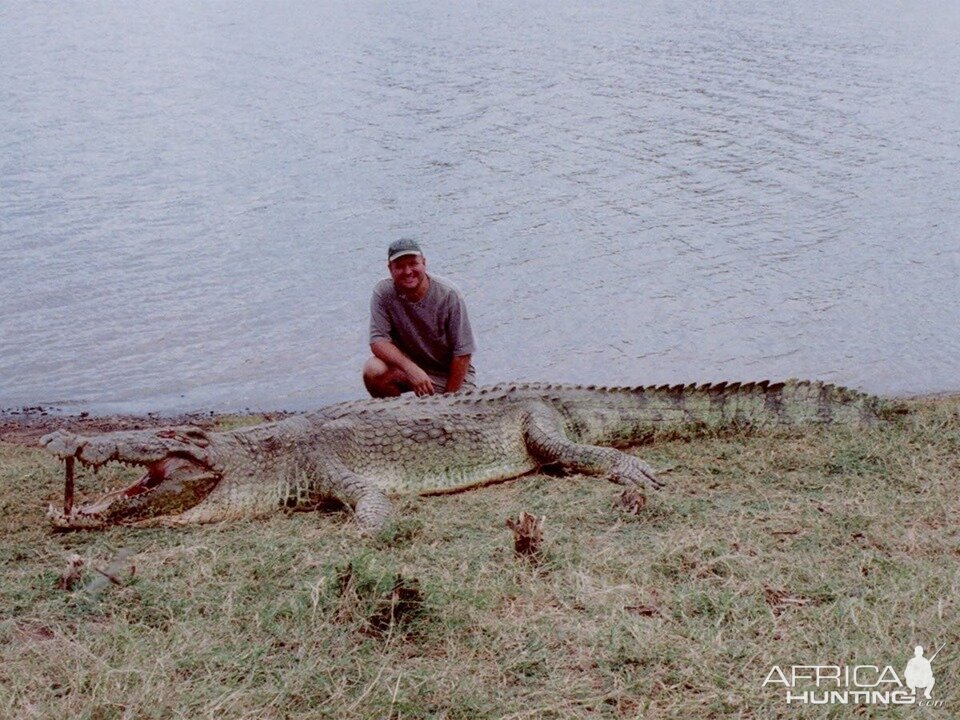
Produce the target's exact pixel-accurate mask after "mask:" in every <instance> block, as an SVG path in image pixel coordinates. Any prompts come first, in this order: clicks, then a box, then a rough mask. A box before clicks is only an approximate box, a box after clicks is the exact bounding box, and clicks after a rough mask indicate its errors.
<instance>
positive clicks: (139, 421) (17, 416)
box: [0, 406, 291, 445]
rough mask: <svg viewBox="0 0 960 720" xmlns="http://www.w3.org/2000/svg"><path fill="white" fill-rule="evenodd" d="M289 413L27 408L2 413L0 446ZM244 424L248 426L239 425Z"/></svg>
mask: <svg viewBox="0 0 960 720" xmlns="http://www.w3.org/2000/svg"><path fill="white" fill-rule="evenodd" d="M290 414H291V413H288V412H270V413H249V414H245V413H228V414H225V413H216V412H213V411H208V412H193V413H184V414H180V415H162V414H157V413H148V414H147V415H91V414H90V413H79V414H66V413H63V412H61V411H59V410H57V408H54V407H43V406H37V407H26V408H16V409H0V442H6V443H14V444H16V445H36V444H37V441H38V440H39V438H40V437H42V436H43V435H46V434H47V433H48V432H52V431H54V430H57V429H64V430H70V431H71V432H76V433H80V434H84V435H96V434H97V433H104V432H112V431H114V430H143V429H145V428H153V427H166V426H168V425H195V426H197V427H201V428H204V429H211V428H214V427H216V426H217V425H218V424H220V423H221V421H222V420H223V419H224V418H227V417H229V418H233V419H243V418H256V420H257V421H260V420H262V421H264V422H266V421H270V420H279V419H280V418H283V417H287V416H288V415H290ZM240 424H245V423H240Z"/></svg>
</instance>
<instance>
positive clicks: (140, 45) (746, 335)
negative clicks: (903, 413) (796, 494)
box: [0, 0, 960, 412]
mask: <svg viewBox="0 0 960 720" xmlns="http://www.w3.org/2000/svg"><path fill="white" fill-rule="evenodd" d="M958 39H960V3H957V2H955V0H949V1H940V2H937V1H936V0H934V1H932V2H925V3H920V2H917V3H913V2H889V1H884V0H880V1H879V2H867V1H866V0H864V1H862V2H859V1H858V2H843V1H842V0H841V1H840V2H836V1H834V0H831V1H830V2H826V1H820V0H814V1H813V2H810V1H809V0H783V1H782V2H778V3H770V2H737V3H714V2H626V1H616V0H598V1H596V2H579V1H573V0H551V1H550V2H543V1H538V0H534V1H533V2H525V3H515V2H489V3H468V2H453V3H451V2H429V1H425V0H414V1H412V2H405V3H387V2H364V1H360V2H351V3H339V2H337V3H334V2H319V3H318V2H272V3H267V2H244V1H242V0H238V1H236V2H208V3H197V2H193V1H192V0H191V1H190V2H176V1H172V2H163V3H130V2H84V3H67V2H50V1H44V2H31V1H24V2H11V3H4V4H3V5H2V6H0V62H2V67H3V73H2V74H0V97H2V102H0V147H2V154H0V232H2V237H0V279H2V282H0V407H13V406H20V405H36V404H43V405H48V404H56V405H60V406H63V407H64V408H67V409H87V410H93V411H94V412H108V411H121V410H122V411H134V412H144V411H161V412H167V411H170V412H172V411H179V410H191V409H205V408H209V409H218V410H227V409H243V408H247V407H249V408H261V409H303V408H309V407H314V406H317V405H321V404H325V403H329V402H334V401H338V400H343V399H348V398H353V397H359V396H361V395H362V394H363V390H362V385H361V383H360V379H359V369H360V366H361V365H362V363H363V361H364V359H365V358H366V356H367V353H368V350H367V344H366V343H367V338H366V328H367V310H368V303H369V295H370V290H371V288H372V287H373V285H374V283H375V282H376V281H377V280H378V279H379V278H381V277H384V276H386V268H385V253H386V246H387V244H389V242H390V241H391V240H393V239H395V238H397V237H399V236H402V235H413V236H416V237H418V238H419V239H420V240H421V242H422V244H423V246H424V249H425V251H426V255H427V257H428V265H429V268H430V269H431V270H432V271H434V272H436V273H438V274H441V275H444V276H446V277H449V278H451V279H453V280H454V281H455V282H456V283H457V284H458V285H459V286H460V287H461V289H462V290H463V291H464V293H465V294H466V296H467V300H468V304H469V308H470V311H471V317H472V321H473V325H474V329H475V330H476V333H477V336H478V341H479V345H480V350H479V352H478V354H477V355H476V356H475V365H476V366H477V368H478V373H479V380H480V381H481V382H483V383H487V382H496V381H500V380H536V379H542V380H549V381H554V382H559V381H564V382H585V383H610V384H640V383H666V382H670V383H674V382H691V381H708V380H738V379H739V380H748V379H765V378H783V377H790V376H798V377H810V378H817V379H823V380H828V381H831V382H838V383H843V384H847V385H851V386H854V387H858V388H861V389H865V390H868V391H872V392H878V393H884V394H912V393H925V392H938V391H953V390H960V361H958V357H960V233H958V221H960V89H958V84H957V78H960V42H958Z"/></svg>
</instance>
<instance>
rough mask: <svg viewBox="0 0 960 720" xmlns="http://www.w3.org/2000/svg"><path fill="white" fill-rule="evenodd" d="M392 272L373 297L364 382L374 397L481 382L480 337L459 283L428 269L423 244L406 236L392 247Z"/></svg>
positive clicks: (389, 260)
mask: <svg viewBox="0 0 960 720" xmlns="http://www.w3.org/2000/svg"><path fill="white" fill-rule="evenodd" d="M387 268H388V269H389V270H390V278H389V279H384V280H381V281H380V282H379V283H377V285H376V287H374V289H373V297H372V298H371V300H370V350H371V352H372V353H373V357H371V358H370V359H369V360H367V362H366V363H365V364H364V366H363V383H364V385H366V387H367V390H368V391H369V393H370V394H371V395H372V396H373V397H394V396H396V395H400V394H401V393H403V392H407V391H411V390H412V391H413V392H414V393H416V394H417V395H418V396H420V397H422V396H424V395H433V394H434V393H452V392H456V391H457V390H460V389H461V388H465V387H476V381H475V377H476V371H475V370H474V368H473V365H471V364H470V359H471V358H472V356H473V353H474V350H475V346H476V343H475V341H474V338H473V331H472V330H471V329H470V319H469V318H468V317H467V306H466V303H465V302H464V300H463V296H462V295H461V294H460V291H459V290H458V289H457V287H456V286H455V285H454V284H453V283H451V282H450V281H449V280H446V279H444V278H442V277H439V276H436V275H428V274H427V259H426V258H425V257H424V256H423V252H422V251H421V250H420V246H419V245H418V244H417V243H416V242H415V241H414V240H411V239H409V238H402V239H400V240H397V241H396V242H394V243H393V244H391V245H390V248H389V249H388V250H387Z"/></svg>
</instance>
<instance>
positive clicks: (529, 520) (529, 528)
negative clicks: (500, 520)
mask: <svg viewBox="0 0 960 720" xmlns="http://www.w3.org/2000/svg"><path fill="white" fill-rule="evenodd" d="M545 519H546V516H542V517H540V518H537V517H536V516H535V515H531V514H530V513H528V512H526V511H524V512H522V513H520V517H519V518H518V519H517V520H514V519H513V518H508V519H507V527H508V528H510V529H511V530H513V552H514V553H515V554H516V555H517V556H518V557H522V558H525V559H526V560H529V561H530V562H539V561H540V560H541V558H542V557H543V553H542V548H541V546H542V545H543V521H544V520H545Z"/></svg>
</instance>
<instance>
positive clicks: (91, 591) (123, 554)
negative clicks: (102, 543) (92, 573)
mask: <svg viewBox="0 0 960 720" xmlns="http://www.w3.org/2000/svg"><path fill="white" fill-rule="evenodd" d="M132 554H133V553H131V552H130V550H128V549H127V548H121V549H120V550H119V552H117V556H116V557H115V558H114V559H113V560H112V561H111V563H110V564H109V565H107V568H106V570H101V569H100V568H94V570H96V572H97V577H95V578H94V579H93V580H91V581H90V582H88V583H87V585H86V587H84V588H83V589H84V591H86V593H87V594H88V595H90V596H91V597H96V596H97V595H99V594H100V592H101V591H102V590H103V589H104V588H105V587H106V586H107V585H109V584H110V583H113V584H114V585H123V582H122V581H121V580H120V575H121V574H122V573H123V571H124V570H125V569H126V568H127V561H128V560H129V559H130V556H131V555H132ZM136 571H137V569H136V567H135V566H134V565H133V564H132V563H131V564H130V575H131V577H132V576H133V575H134V573H136Z"/></svg>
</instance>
